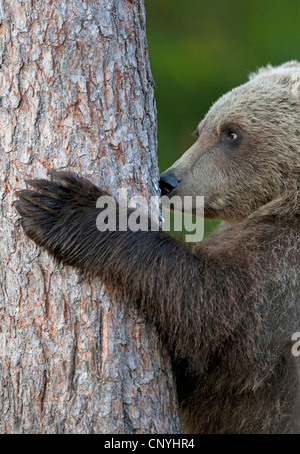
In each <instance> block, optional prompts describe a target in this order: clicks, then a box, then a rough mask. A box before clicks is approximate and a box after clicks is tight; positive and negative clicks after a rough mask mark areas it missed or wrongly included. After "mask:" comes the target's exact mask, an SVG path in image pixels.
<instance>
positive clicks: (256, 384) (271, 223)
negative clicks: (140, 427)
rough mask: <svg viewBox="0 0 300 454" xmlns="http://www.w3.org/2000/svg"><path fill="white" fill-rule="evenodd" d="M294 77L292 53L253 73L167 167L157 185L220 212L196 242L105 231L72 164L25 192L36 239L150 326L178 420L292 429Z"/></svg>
mask: <svg viewBox="0 0 300 454" xmlns="http://www.w3.org/2000/svg"><path fill="white" fill-rule="evenodd" d="M299 81H300V64H298V63H297V62H289V63H287V64H284V65H282V66H279V67H275V68H273V67H271V66H268V67H266V68H263V69H261V70H259V71H258V72H257V73H256V74H254V75H251V77H250V80H249V81H248V82H247V83H245V84H244V85H242V86H240V87H237V88H235V89H234V90H232V91H231V92H229V93H228V94H226V95H224V96H223V97H221V98H220V99H219V100H218V101H217V102H216V103H215V104H214V105H213V106H212V108H211V109H210V111H209V112H208V114H207V116H206V117H205V118H204V120H203V121H202V122H201V123H200V125H199V127H198V129H197V135H198V139H197V141H196V142H195V144H194V145H193V146H192V147H191V148H190V150H188V151H187V152H186V153H185V154H184V155H183V156H182V158H181V159H179V160H178V161H177V162H176V163H175V164H174V165H173V166H172V167H171V168H170V169H168V170H167V171H166V172H165V173H164V174H162V175H161V181H160V186H161V189H162V193H163V194H168V195H169V196H171V195H179V196H181V197H182V196H185V195H189V196H196V195H202V196H204V198H205V211H204V213H205V216H206V217H207V218H215V219H221V220H223V221H224V222H223V225H222V226H221V227H220V228H219V229H218V230H217V231H216V232H215V233H214V234H213V235H211V236H210V237H208V238H206V239H205V240H203V241H202V242H201V243H199V244H198V245H197V246H196V247H195V248H193V249H192V248H190V247H187V245H185V244H183V243H181V242H179V241H178V240H176V239H174V238H172V237H170V236H169V235H168V234H167V233H166V232H163V231H161V230H160V231H150V230H149V231H141V230H140V231H130V230H128V231H118V228H117V231H102V232H100V231H99V230H98V229H97V227H96V219H97V216H98V214H99V208H96V201H97V199H98V198H99V197H100V196H102V195H105V193H104V192H103V191H102V190H100V189H99V188H97V187H95V186H94V185H93V184H91V183H90V182H88V181H86V180H83V179H81V178H79V177H78V176H76V175H73V174H70V173H54V174H53V176H54V179H55V180H56V181H53V182H50V181H46V180H33V181H31V182H30V185H31V186H32V187H33V189H32V190H23V191H21V192H20V193H19V200H18V201H17V204H16V207H17V210H18V212H19V213H20V215H21V222H22V226H23V228H24V230H25V232H26V234H27V235H28V236H29V237H30V238H31V239H32V240H33V241H35V242H36V244H38V245H39V246H41V247H43V248H45V249H46V250H47V251H48V252H49V253H50V254H52V256H53V257H55V259H57V260H58V261H59V262H62V263H63V264H66V265H70V266H73V267H76V268H78V269H80V270H82V271H83V272H84V273H86V274H92V275H93V276H98V277H99V278H100V279H101V280H102V281H103V282H104V283H106V284H107V285H110V286H111V287H112V288H113V289H114V290H115V293H116V296H117V297H121V298H122V299H123V300H125V301H128V302H129V301H135V302H136V304H137V307H138V309H139V311H140V312H141V313H142V314H144V315H145V317H146V320H148V322H149V323H150V322H151V323H154V324H155V325H156V327H157V329H158V331H159V333H160V335H161V338H162V341H163V342H164V344H165V345H166V346H167V348H168V350H169V352H170V355H171V358H172V363H173V367H174V373H175V377H176V383H177V391H178V401H179V405H180V417H181V422H182V428H183V431H184V432H191V433H196V432H199V433H298V432H299V431H300V395H299V355H298V350H297V349H295V348H293V347H294V346H295V345H294V344H293V342H295V339H297V336H298V334H299V332H300V122H299V119H300V99H299V93H300V92H298V86H300V83H299ZM297 333H298V334H297ZM299 337H300V334H299ZM299 353H300V352H299Z"/></svg>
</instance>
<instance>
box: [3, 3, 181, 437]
mask: <svg viewBox="0 0 300 454" xmlns="http://www.w3.org/2000/svg"><path fill="white" fill-rule="evenodd" d="M0 23H1V25H0V64H1V67H0V90H1V98H0V103H1V104H0V130H1V132H0V141H1V142H0V147H1V157H0V172H1V191H0V197H1V219H0V222H1V225H0V246H1V262H0V283H1V293H0V323H1V324H0V415H1V417H0V432H1V433H4V432H6V433H142V432H143V433H158V432H160V433H163V432H165V433H171V432H173V433H176V432H178V430H179V426H178V418H177V414H176V400H175V398H174V396H175V393H174V388H173V381H172V376H171V373H170V361H169V358H168V356H167V355H166V353H165V352H163V353H162V352H161V348H160V345H159V341H158V337H157V335H156V333H155V330H154V329H153V328H151V327H145V325H144V323H143V320H141V318H140V317H139V315H138V314H137V312H136V310H135V308H134V307H132V308H130V309H125V308H124V307H122V305H121V304H116V303H114V302H112V301H109V289H108V290H104V289H103V288H102V287H101V286H100V284H98V283H97V282H88V283H83V282H80V278H79V277H78V276H77V275H76V273H75V272H74V271H73V270H71V269H59V268H57V267H56V266H55V265H54V263H53V262H52V261H51V259H50V258H49V257H48V256H47V254H45V253H41V252H40V251H39V250H38V249H37V248H36V247H35V246H34V245H33V243H32V242H29V241H28V240H27V239H26V238H25V236H24V233H23V231H22V229H21V228H20V226H18V223H17V214H16V212H15V210H14V208H13V206H12V202H13V200H14V199H15V198H16V190H17V189H20V188H23V187H25V183H24V181H25V179H26V178H31V177H36V178H40V177H42V178H44V177H46V176H47V169H52V168H54V169H70V170H72V171H75V172H78V173H80V174H81V175H84V176H86V177H88V178H90V179H91V180H93V182H95V183H96V184H98V185H99V186H102V187H104V188H105V189H106V190H109V191H110V192H112V193H113V194H116V193H117V189H118V188H119V187H126V188H130V190H131V193H133V194H142V195H146V196H147V197H149V195H155V194H157V192H158V188H157V176H158V169H157V158H156V109H155V101H154V89H153V80H152V76H151V72H150V67H149V62H148V51H147V43H146V36H145V11H144V5H143V2H142V1H141V0H101V1H97V0H68V1H67V0H56V1H55V0H54V1H53V0H13V1H12V0H0Z"/></svg>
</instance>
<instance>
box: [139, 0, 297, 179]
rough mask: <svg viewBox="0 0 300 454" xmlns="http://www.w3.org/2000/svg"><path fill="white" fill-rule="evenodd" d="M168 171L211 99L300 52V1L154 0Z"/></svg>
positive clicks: (151, 17)
mask: <svg viewBox="0 0 300 454" xmlns="http://www.w3.org/2000/svg"><path fill="white" fill-rule="evenodd" d="M145 3H146V14H147V38H148V45H149V52H150V62H151V68H152V73H153V76H154V79H155V83H156V101H157V108H158V157H159V167H160V170H161V171H163V170H165V169H166V168H167V167H169V166H170V165H171V164H172V163H173V162H174V161H175V160H176V159H178V157H179V156H181V154H182V153H183V152H184V151H185V150H186V149H187V148H188V147H189V146H190V145H191V144H192V143H193V141H194V140H195V138H194V137H193V136H192V132H193V131H194V130H195V129H196V126H197V124H198V122H199V121H200V120H201V118H203V116H204V115H205V113H206V112H207V110H208V108H209V107H210V106H211V104H212V103H213V102H214V101H215V100H216V99H217V98H218V97H219V96H220V95H222V94H223V93H225V92H226V91H228V90H230V89H231V88H233V87H234V86H237V85H239V84H242V83H244V82H245V81H246V80H247V76H248V74H249V72H252V71H255V70H256V69H257V68H258V67H260V66H264V65H266V64H268V63H271V64H273V65H277V64H280V63H282V62H284V61H287V60H291V59H299V58H300V55H299V54H300V1H299V0H281V1H280V0H272V1H270V0H248V1H245V0H239V1H238V0H146V1H145Z"/></svg>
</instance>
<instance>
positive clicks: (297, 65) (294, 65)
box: [249, 60, 300, 81]
mask: <svg viewBox="0 0 300 454" xmlns="http://www.w3.org/2000/svg"><path fill="white" fill-rule="evenodd" d="M288 69H292V70H293V69H297V70H298V71H300V62H299V61H297V60H291V61H288V62H286V63H283V64H282V65H279V66H272V65H267V66H263V67H262V68H259V69H258V70H257V71H256V72H254V73H251V74H250V75H249V80H250V81H251V80H253V79H255V78H256V77H257V76H266V75H268V74H269V73H271V72H273V73H277V74H282V72H285V73H286V70H288Z"/></svg>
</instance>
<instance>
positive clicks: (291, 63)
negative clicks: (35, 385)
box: [278, 60, 300, 69]
mask: <svg viewBox="0 0 300 454" xmlns="http://www.w3.org/2000/svg"><path fill="white" fill-rule="evenodd" d="M278 68H298V69H300V62H299V61H297V60H291V61H287V62H286V63H283V64H282V65H280V66H278Z"/></svg>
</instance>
